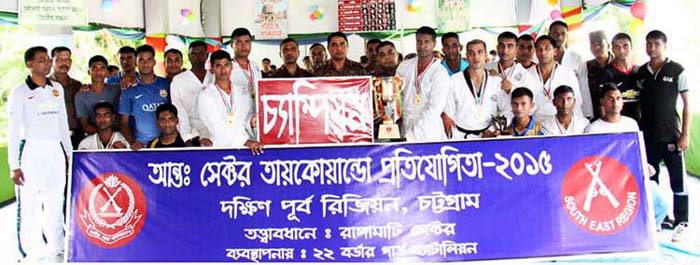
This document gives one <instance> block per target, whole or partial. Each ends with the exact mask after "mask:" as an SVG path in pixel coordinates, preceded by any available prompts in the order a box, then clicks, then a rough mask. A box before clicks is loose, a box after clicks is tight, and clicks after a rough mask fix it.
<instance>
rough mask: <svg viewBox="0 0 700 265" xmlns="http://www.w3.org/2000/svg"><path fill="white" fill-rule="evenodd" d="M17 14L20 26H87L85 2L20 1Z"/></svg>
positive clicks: (75, 0) (76, 0)
mask: <svg viewBox="0 0 700 265" xmlns="http://www.w3.org/2000/svg"><path fill="white" fill-rule="evenodd" d="M8 2H9V1H8ZM18 13H19V19H18V23H19V24H20V25H61V26H86V25H87V24H88V20H87V19H88V18H87V4H86V2H85V0H64V1H45V0H21V1H19V8H18Z"/></svg>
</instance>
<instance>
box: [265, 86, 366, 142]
mask: <svg viewBox="0 0 700 265" xmlns="http://www.w3.org/2000/svg"><path fill="white" fill-rule="evenodd" d="M371 97H372V91H371V88H370V77H335V78H296V79H262V80H258V92H257V105H258V121H257V123H258V126H257V128H258V138H259V140H260V142H261V143H263V144H310V143H350V142H371V141H372V101H371Z"/></svg>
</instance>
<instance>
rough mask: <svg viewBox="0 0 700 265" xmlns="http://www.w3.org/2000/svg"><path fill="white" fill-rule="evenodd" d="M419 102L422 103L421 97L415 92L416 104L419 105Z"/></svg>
mask: <svg viewBox="0 0 700 265" xmlns="http://www.w3.org/2000/svg"><path fill="white" fill-rule="evenodd" d="M421 103H423V99H422V98H421V96H420V94H416V105H420V104H421Z"/></svg>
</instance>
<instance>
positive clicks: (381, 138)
mask: <svg viewBox="0 0 700 265" xmlns="http://www.w3.org/2000/svg"><path fill="white" fill-rule="evenodd" d="M401 140H402V139H401V132H400V131H399V125H398V124H380V125H379V135H377V142H397V141H401Z"/></svg>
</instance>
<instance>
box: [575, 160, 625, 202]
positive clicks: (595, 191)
mask: <svg viewBox="0 0 700 265" xmlns="http://www.w3.org/2000/svg"><path fill="white" fill-rule="evenodd" d="M602 165H603V162H601V161H600V160H598V161H595V162H594V163H586V169H587V170H588V173H590V174H591V176H592V178H591V184H590V185H589V186H588V192H587V194H586V201H585V202H584V203H583V210H584V211H586V212H590V211H591V201H592V200H593V198H595V197H597V196H598V195H602V196H605V197H606V198H608V201H610V204H611V205H612V206H613V207H614V208H617V207H618V206H620V203H619V202H618V201H617V199H615V196H613V195H612V193H611V192H610V189H608V186H607V185H605V183H604V182H603V180H601V179H600V168H601V167H602Z"/></svg>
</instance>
